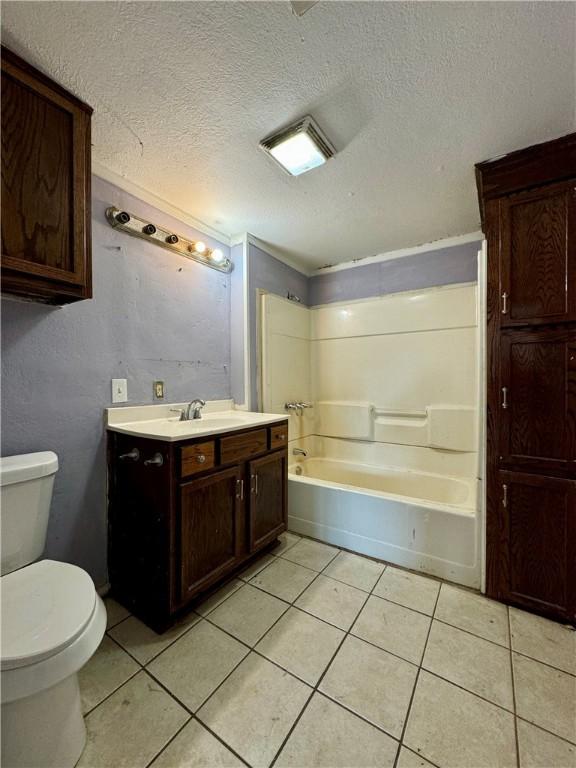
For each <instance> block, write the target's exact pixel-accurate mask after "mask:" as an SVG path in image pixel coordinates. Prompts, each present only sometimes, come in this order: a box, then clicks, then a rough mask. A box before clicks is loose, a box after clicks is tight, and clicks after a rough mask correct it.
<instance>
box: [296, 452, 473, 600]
mask: <svg viewBox="0 0 576 768" xmlns="http://www.w3.org/2000/svg"><path fill="white" fill-rule="evenodd" d="M288 482H289V490H288V528H289V530H291V531H294V532H295V533H301V534H304V535H306V536H311V537H313V538H315V539H320V540H321V541H325V542H327V543H329V544H335V545H337V546H339V547H344V548H345V549H350V550H352V551H354V552H359V553H360V554H364V555H369V556H370V557H376V558H379V559H382V560H387V561H389V562H391V563H394V564H396V565H400V566H403V567H405V568H410V569H413V570H419V571H423V572H424V573H428V574H431V575H434V576H438V577H441V578H443V579H447V580H449V581H453V582H456V583H458V584H463V585H465V586H469V587H476V588H478V587H479V586H480V568H479V558H478V536H479V526H478V516H477V483H476V480H475V479H474V478H470V479H468V478H456V477H447V476H443V475H435V474H430V473H425V472H416V471H409V470H401V469H397V468H394V467H384V466H382V467H378V466H372V465H368V464H360V463H353V462H347V461H341V460H337V459H329V458H308V459H306V460H305V461H301V462H298V463H294V464H292V465H291V466H290V467H289V474H288Z"/></svg>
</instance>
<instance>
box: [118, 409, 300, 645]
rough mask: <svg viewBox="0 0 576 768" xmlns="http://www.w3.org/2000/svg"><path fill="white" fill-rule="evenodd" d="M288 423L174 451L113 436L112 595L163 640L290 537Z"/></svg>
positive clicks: (184, 443)
mask: <svg viewBox="0 0 576 768" xmlns="http://www.w3.org/2000/svg"><path fill="white" fill-rule="evenodd" d="M287 444H288V422H287V421H286V420H284V419H281V420H279V421H278V422H276V423H273V424H267V425H264V426H256V427H252V428H248V429H243V430H236V431H233V432H227V433H223V434H217V435H210V436H206V435H203V436H202V437H198V438H193V439H186V440H180V441H174V442H167V441H163V440H154V439H150V438H145V437H137V436H134V435H130V434H121V433H117V432H111V431H110V432H108V462H109V473H108V477H109V481H108V482H109V487H108V537H109V553H108V554H109V572H110V582H111V588H112V594H113V595H114V596H115V597H116V598H117V599H118V600H119V601H120V602H121V603H122V604H124V605H125V606H126V607H127V608H129V609H130V611H132V613H134V614H135V615H136V616H138V617H139V618H140V619H142V620H143V621H144V622H146V623H147V624H148V625H150V626H151V627H153V628H154V629H155V630H156V631H158V632H162V631H164V630H165V629H166V628H167V627H168V626H170V624H171V623H172V622H173V621H174V619H175V618H177V617H178V616H179V615H180V614H181V613H183V612H184V611H185V610H186V609H188V608H190V607H191V605H192V604H193V603H194V601H195V599H196V598H198V597H199V596H200V595H201V594H202V593H204V592H206V590H208V589H210V588H211V587H213V586H214V585H216V584H217V583H218V582H220V581H222V580H223V579H224V578H225V577H227V576H230V575H231V574H232V573H233V572H235V571H237V570H239V569H240V568H241V567H242V566H244V565H245V564H246V563H247V562H248V561H249V560H250V559H251V558H252V557H253V556H254V555H255V554H256V553H257V552H260V551H261V550H263V549H264V548H266V547H267V546H268V545H269V544H271V543H272V542H273V541H275V539H276V538H277V537H278V536H279V534H281V533H282V532H283V531H285V530H286V522H287V487H288V454H287Z"/></svg>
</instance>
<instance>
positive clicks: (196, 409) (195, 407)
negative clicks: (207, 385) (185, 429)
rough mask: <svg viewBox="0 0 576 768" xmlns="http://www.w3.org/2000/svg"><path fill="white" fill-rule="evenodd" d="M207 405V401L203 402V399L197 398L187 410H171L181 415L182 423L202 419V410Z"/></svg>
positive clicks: (190, 403) (189, 404)
mask: <svg viewBox="0 0 576 768" xmlns="http://www.w3.org/2000/svg"><path fill="white" fill-rule="evenodd" d="M205 405H206V401H205V400H202V398H201V397H196V398H194V400H192V401H191V402H189V403H188V405H187V406H186V408H170V410H171V411H172V412H174V413H179V414H180V421H193V420H194V419H201V418H202V408H204V406H205Z"/></svg>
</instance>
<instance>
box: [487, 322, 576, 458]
mask: <svg viewBox="0 0 576 768" xmlns="http://www.w3.org/2000/svg"><path fill="white" fill-rule="evenodd" d="M500 382H501V390H500V414H499V415H500V419H499V432H500V440H499V445H500V461H501V462H504V463H506V464H511V465H517V466H519V467H520V466H523V467H530V466H532V467H534V468H537V469H538V470H539V471H544V472H546V471H556V470H561V471H562V472H568V473H574V470H576V465H575V464H574V460H575V459H576V332H575V331H569V330H566V331H558V330H555V331H549V330H542V331H516V332H507V333H505V334H503V335H502V338H501V364H500Z"/></svg>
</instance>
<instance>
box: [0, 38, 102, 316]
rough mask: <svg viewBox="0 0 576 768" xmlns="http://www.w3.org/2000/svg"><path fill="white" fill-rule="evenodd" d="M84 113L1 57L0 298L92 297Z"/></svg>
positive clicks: (36, 75)
mask: <svg viewBox="0 0 576 768" xmlns="http://www.w3.org/2000/svg"><path fill="white" fill-rule="evenodd" d="M91 112H92V110H91V109H90V107H88V106H87V105H85V104H83V103H82V102H80V101H79V100H78V99H76V98H75V97H74V96H72V94H69V93H67V92H66V91H64V89H62V88H61V87H60V86H59V85H58V84H57V83H54V82H52V81H51V80H49V79H48V78H47V77H45V76H44V75H42V74H41V73H40V72H37V71H36V70H34V69H33V68H32V67H30V66H29V65H27V64H26V62H24V61H22V60H21V59H19V58H18V57H17V56H15V55H14V54H12V53H11V52H10V51H6V50H5V49H3V50H2V271H3V275H2V276H3V285H2V290H3V291H6V292H9V293H15V294H20V295H26V296H29V297H32V298H41V299H44V300H46V301H50V300H54V301H55V302H57V303H61V302H62V301H66V300H74V299H79V298H90V296H91V295H92V293H91V260H90V248H91V236H90V116H91ZM66 297H67V298H66Z"/></svg>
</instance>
